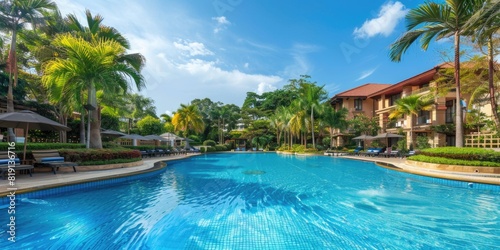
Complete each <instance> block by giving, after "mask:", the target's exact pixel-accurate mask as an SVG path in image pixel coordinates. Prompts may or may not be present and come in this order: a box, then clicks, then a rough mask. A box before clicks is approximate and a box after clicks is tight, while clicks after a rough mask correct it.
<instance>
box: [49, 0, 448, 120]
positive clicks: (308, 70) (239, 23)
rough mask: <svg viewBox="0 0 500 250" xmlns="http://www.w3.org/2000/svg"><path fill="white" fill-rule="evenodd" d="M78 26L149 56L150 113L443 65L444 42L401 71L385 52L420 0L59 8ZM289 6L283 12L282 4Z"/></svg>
mask: <svg viewBox="0 0 500 250" xmlns="http://www.w3.org/2000/svg"><path fill="white" fill-rule="evenodd" d="M55 2H56V3H57V4H58V6H59V8H60V9H61V12H62V13H63V14H68V13H74V14H76V15H77V16H79V17H81V18H80V19H81V20H82V21H83V16H84V11H85V9H89V10H90V11H91V12H92V13H93V14H100V15H102V16H103V17H104V24H106V25H109V26H112V27H115V28H116V29H118V30H119V31H120V32H121V33H123V34H124V35H125V36H126V37H127V39H129V41H130V42H131V47H132V48H131V52H140V53H142V54H143V55H144V56H145V57H146V60H147V62H146V67H145V69H144V71H143V75H144V76H145V78H146V81H147V89H146V90H143V91H141V94H143V95H145V96H147V97H150V98H152V99H153V100H154V101H155V105H156V107H157V113H158V114H161V113H165V112H167V113H168V112H171V111H175V110H176V109H177V108H178V107H179V106H180V104H181V103H184V104H187V103H188V102H190V101H191V100H193V99H195V98H205V97H208V98H210V99H211V100H212V101H221V102H223V103H233V104H236V105H238V106H241V105H242V104H243V101H244V99H245V97H246V92H248V91H252V92H257V93H262V92H265V91H272V90H274V89H277V88H281V87H282V86H283V85H285V84H287V83H288V80H289V79H293V78H299V76H300V75H303V74H307V75H310V76H312V79H313V80H314V81H316V82H317V83H318V84H319V85H325V89H326V90H327V91H328V92H329V95H330V96H333V95H335V94H336V93H339V92H341V91H344V90H347V89H350V88H353V87H356V86H359V85H362V84H365V83H369V82H370V83H397V82H399V81H402V80H404V79H406V78H409V77H411V76H413V75H415V74H418V73H420V72H422V71H425V70H427V69H429V68H431V67H433V66H435V65H437V64H439V63H441V62H442V61H443V60H445V58H442V57H441V56H440V52H441V51H444V50H449V49H450V48H451V46H452V44H451V43H449V42H447V41H444V42H439V43H435V44H434V45H433V46H431V47H430V48H429V49H428V50H427V51H426V52H424V51H422V50H421V49H420V47H419V46H418V45H417V46H414V47H412V48H411V49H410V50H409V51H408V52H407V53H406V54H405V55H404V56H403V60H402V61H401V62H400V63H395V62H391V61H390V59H389V57H388V53H389V45H390V44H391V43H392V42H394V41H395V40H396V39H397V38H398V37H399V36H400V35H401V34H402V33H403V32H404V31H405V23H404V15H405V14H406V12H407V11H408V9H411V8H414V7H416V6H418V5H419V4H421V3H423V2H424V1H423V0H407V1H405V0H401V1H367V0H366V1H352V2H351V1H331V0H317V1H309V2H307V3H306V1H300V0H289V1H269V0H267V1H264V0H252V1H250V0H190V1H185V0H144V1H136V0H102V1H86V0H56V1H55ZM285 3H286V4H285Z"/></svg>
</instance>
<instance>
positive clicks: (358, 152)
mask: <svg viewBox="0 0 500 250" xmlns="http://www.w3.org/2000/svg"><path fill="white" fill-rule="evenodd" d="M361 150H363V147H357V148H355V149H354V151H353V152H352V154H353V155H359V154H360V152H361Z"/></svg>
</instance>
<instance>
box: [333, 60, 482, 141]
mask: <svg viewBox="0 0 500 250" xmlns="http://www.w3.org/2000/svg"><path fill="white" fill-rule="evenodd" d="M447 68H453V64H451V63H443V64H440V65H438V66H436V67H433V68H431V69H429V70H427V71H424V72H422V73H420V74H418V75H415V76H412V77H410V78H408V79H405V80H403V81H401V82H398V83H396V84H392V85H388V84H365V85H362V86H359V87H357V88H354V89H351V90H348V91H345V92H342V93H340V94H337V95H335V96H334V97H332V98H331V100H330V103H331V104H332V106H333V107H334V108H335V109H340V108H342V107H343V108H346V109H347V110H348V111H349V116H348V119H351V118H353V117H355V116H356V115H358V114H361V113H362V114H364V115H366V116H367V117H369V118H371V117H378V121H379V126H380V128H381V131H379V132H380V133H393V134H397V133H401V132H403V133H404V134H406V138H407V143H408V146H409V145H410V142H411V141H413V142H415V141H416V139H417V137H418V136H424V137H427V138H428V142H429V144H430V145H431V146H432V147H440V146H454V145H455V133H454V131H448V132H446V131H439V132H438V131H436V130H434V129H432V127H433V126H437V125H452V124H454V123H455V112H456V105H457V103H456V92H455V88H451V89H450V90H449V91H448V93H445V94H442V93H441V94H439V95H438V94H437V91H438V89H439V87H440V86H438V83H437V82H436V79H437V76H438V73H439V72H440V70H441V69H447ZM410 95H432V96H434V104H433V105H432V110H429V111H420V112H419V114H418V116H413V117H411V116H409V115H405V116H404V117H402V118H399V119H389V114H390V113H391V112H392V111H393V110H394V109H395V107H396V106H395V105H396V101H397V100H398V99H400V98H403V97H406V96H410ZM469 98H470V97H469V96H467V95H464V93H462V103H460V104H458V105H462V106H463V109H462V110H463V112H464V113H465V112H466V111H467V107H466V105H465V104H466V103H468V101H469ZM478 108H480V111H481V112H483V113H485V114H486V115H487V116H490V115H491V108H490V105H489V104H486V105H484V106H481V107H478ZM464 117H465V116H464ZM345 132H346V133H345V134H346V135H347V134H349V131H345ZM334 136H336V137H337V143H338V144H337V145H338V146H343V145H345V143H346V141H345V137H346V136H344V134H342V133H341V132H340V131H339V133H338V134H336V135H334ZM350 136H352V134H350ZM410 137H411V138H410ZM396 140H397V138H393V139H392V140H391V139H390V140H389V141H388V145H387V146H391V145H394V144H395V141H396Z"/></svg>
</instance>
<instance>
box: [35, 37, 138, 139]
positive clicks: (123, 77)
mask: <svg viewBox="0 0 500 250" xmlns="http://www.w3.org/2000/svg"><path fill="white" fill-rule="evenodd" d="M54 45H56V46H59V47H60V48H62V49H63V50H64V52H65V57H64V58H55V59H54V60H51V61H49V62H48V63H47V64H46V65H45V67H44V75H43V77H42V82H43V83H44V84H45V85H46V86H49V87H50V86H52V85H57V86H58V88H54V89H57V90H59V92H55V93H53V94H54V95H56V96H62V95H67V94H68V93H82V92H83V91H84V90H85V89H92V90H93V91H94V93H95V91H96V89H97V90H103V91H104V92H106V93H108V92H109V93H117V92H119V91H126V90H127V89H128V88H129V83H128V80H129V79H131V80H132V81H133V82H134V83H135V85H136V87H137V88H141V87H142V86H143V84H144V81H143V77H142V75H141V74H140V73H139V72H138V71H137V70H136V69H135V68H134V67H130V66H128V65H126V64H123V63H119V62H118V59H119V57H120V55H122V54H123V53H124V52H125V49H124V48H123V47H122V46H121V45H120V44H119V43H117V42H115V41H112V40H104V39H99V40H95V41H90V42H89V41H86V40H84V39H82V38H77V37H74V36H72V35H70V34H65V35H60V36H58V37H57V38H56V39H55V40H54ZM89 93H91V92H89ZM73 98H75V101H77V102H79V103H83V100H82V95H80V94H77V95H74V96H73ZM96 111H97V112H95V113H96V115H95V116H94V117H93V119H98V117H99V113H100V112H99V109H97V110H96ZM94 125H95V124H94ZM98 125H100V124H98ZM96 127H97V129H98V130H100V126H95V127H93V130H94V129H96ZM96 134H97V136H95V135H96ZM89 146H90V147H92V148H102V142H101V140H100V131H98V132H97V133H95V132H94V133H91V138H90V145H89Z"/></svg>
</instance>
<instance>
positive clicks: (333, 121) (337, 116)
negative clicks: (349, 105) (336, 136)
mask: <svg viewBox="0 0 500 250" xmlns="http://www.w3.org/2000/svg"><path fill="white" fill-rule="evenodd" d="M324 105H325V107H324V110H323V115H322V116H321V120H322V122H323V123H324V124H325V126H326V127H327V128H328V130H329V132H330V148H331V147H332V146H333V133H334V130H335V129H346V128H347V126H348V122H347V114H348V110H347V109H346V108H342V109H340V110H338V111H337V110H335V109H334V108H333V107H332V106H331V105H330V104H329V103H328V102H326V103H325V104H324Z"/></svg>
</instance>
